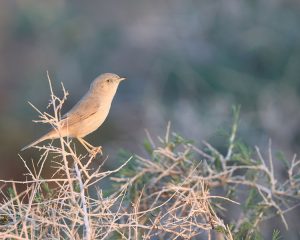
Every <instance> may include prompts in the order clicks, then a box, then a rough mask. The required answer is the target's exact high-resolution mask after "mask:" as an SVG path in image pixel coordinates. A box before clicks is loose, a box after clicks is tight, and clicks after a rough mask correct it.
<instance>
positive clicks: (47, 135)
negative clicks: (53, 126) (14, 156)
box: [21, 131, 55, 151]
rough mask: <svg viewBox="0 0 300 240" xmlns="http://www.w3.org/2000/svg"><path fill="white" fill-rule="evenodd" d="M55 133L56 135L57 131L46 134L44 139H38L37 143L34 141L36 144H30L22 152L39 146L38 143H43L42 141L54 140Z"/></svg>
mask: <svg viewBox="0 0 300 240" xmlns="http://www.w3.org/2000/svg"><path fill="white" fill-rule="evenodd" d="M54 133H55V131H50V132H48V133H46V134H45V135H43V136H42V137H40V138H39V139H37V140H36V141H34V142H32V143H30V144H28V145H27V146H25V147H23V148H22V149H21V151H24V150H25V149H27V148H31V147H33V146H35V145H37V144H38V143H40V142H42V141H45V140H47V139H52V138H53V137H54V136H53V135H54Z"/></svg>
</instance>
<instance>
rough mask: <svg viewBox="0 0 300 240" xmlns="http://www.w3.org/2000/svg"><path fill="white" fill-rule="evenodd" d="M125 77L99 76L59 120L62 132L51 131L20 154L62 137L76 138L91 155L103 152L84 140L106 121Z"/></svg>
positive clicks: (110, 74) (113, 75) (104, 74)
mask: <svg viewBox="0 0 300 240" xmlns="http://www.w3.org/2000/svg"><path fill="white" fill-rule="evenodd" d="M125 79H126V78H123V77H120V76H118V75H117V74H114V73H103V74H101V75H99V76H98V77H97V78H96V79H95V80H94V81H93V82H92V83H91V85H90V88H89V90H88V92H87V93H86V94H85V95H84V96H83V97H82V98H81V100H79V102H78V103H77V104H76V105H75V106H74V107H73V108H72V109H71V110H70V111H69V112H67V113H66V114H65V115H63V117H62V118H61V120H60V121H59V124H58V125H59V126H60V129H59V131H58V130H57V129H52V130H50V131H49V132H47V133H46V134H44V135H43V136H41V137H40V138H38V139H37V140H36V141H34V142H32V143H30V144H29V145H27V146H25V147H23V148H22V149H21V151H24V150H25V149H28V148H31V147H33V146H35V145H37V144H38V143H40V142H43V141H45V140H53V139H57V138H60V137H70V138H77V139H78V141H79V142H80V143H81V144H82V145H83V146H84V148H85V149H86V150H87V151H88V152H89V153H90V154H92V155H95V154H97V153H98V152H101V153H102V150H101V147H94V146H92V145H91V144H90V143H88V142H87V141H86V140H84V139H83V138H84V137H85V136H86V135H88V134H90V133H92V132H94V131H95V130H96V129H98V128H99V127H100V126H101V125H102V124H103V122H104V121H105V119H106V117H107V115H108V113H109V110H110V107H111V103H112V101H113V98H114V96H115V94H116V92H117V89H118V86H119V83H120V82H121V81H123V80H125Z"/></svg>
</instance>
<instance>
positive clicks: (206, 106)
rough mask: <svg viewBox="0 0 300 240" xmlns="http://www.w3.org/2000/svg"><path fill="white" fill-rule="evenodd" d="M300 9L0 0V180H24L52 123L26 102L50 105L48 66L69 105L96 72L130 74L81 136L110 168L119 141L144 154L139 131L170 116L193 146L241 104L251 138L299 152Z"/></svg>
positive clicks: (245, 135) (161, 128)
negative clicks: (97, 124) (100, 119)
mask: <svg viewBox="0 0 300 240" xmlns="http://www.w3.org/2000/svg"><path fill="white" fill-rule="evenodd" d="M299 13H300V2H299V1H298V0H272V1H258V0H257V1H254V0H253V1H246V0H226V1H225V0H223V1H222V0H201V1H194V0H185V1H182V0H160V1H157V0H152V1H147V0H139V1H137V0H136V1H134V0H123V1H117V0H111V1H105V2H103V1H95V0H94V1H89V2H88V3H83V2H82V1H79V0H73V1H63V0H52V1H36V0H3V1H1V2H0V132H1V138H0V156H1V159H0V161H1V168H0V176H1V179H3V178H4V179H20V178H22V172H23V170H24V169H22V168H21V167H20V165H22V164H20V163H21V161H20V159H19V157H18V156H17V154H18V153H19V150H20V149H21V148H22V147H23V146H24V145H27V144H28V143H29V142H31V141H33V140H34V139H35V138H37V137H39V136H40V135H42V134H43V133H44V132H45V131H46V129H47V128H48V127H47V126H43V125H37V124H34V123H32V122H31V120H32V119H37V113H36V112H35V110H33V109H32V108H31V107H30V106H29V105H28V103H27V101H30V102H32V103H33V104H34V105H35V106H36V107H38V108H39V109H40V110H41V111H46V110H47V109H46V106H47V104H48V101H49V86H48V82H47V77H46V71H47V70H48V71H49V74H50V77H51V79H52V82H53V86H54V90H55V92H56V93H57V95H59V96H61V95H62V91H61V86H60V83H61V82H63V83H64V86H65V88H66V89H67V90H68V91H69V93H70V95H69V97H68V100H67V103H66V105H65V106H64V110H65V112H66V111H67V110H69V109H70V108H71V107H72V106H73V105H74V104H75V103H76V102H77V101H78V100H79V99H80V97H81V96H82V95H83V94H84V93H85V92H86V91H87V89H88V88H89V84H90V82H91V81H92V80H93V79H94V78H95V77H96V76H97V75H98V74H100V73H103V72H114V73H117V74H119V75H120V76H124V77H126V78H127V81H124V82H123V83H122V84H121V86H120V87H119V90H118V93H117V96H116V98H115V100H114V102H113V106H112V109H111V113H110V115H109V117H108V119H107V121H106V122H105V124H104V125H103V126H102V127H101V129H99V130H98V131H97V132H95V133H93V134H91V135H90V136H88V137H87V138H86V139H87V140H88V141H90V142H91V143H93V144H95V145H97V144H98V145H103V147H104V149H105V151H106V154H108V155H110V161H109V162H107V164H106V167H107V168H112V167H114V166H116V165H117V162H116V160H115V159H116V155H117V152H118V150H119V149H121V148H123V149H126V150H128V151H130V152H135V153H138V154H143V144H142V143H143V139H144V137H145V132H144V129H145V128H147V129H148V130H149V131H150V133H152V135H153V137H154V138H155V136H157V135H162V134H164V132H165V129H166V125H167V122H168V121H169V120H170V121H171V122H172V129H173V130H174V131H176V132H178V133H179V134H181V135H183V136H184V137H186V138H190V139H193V140H195V142H196V143H199V144H200V143H201V141H202V140H204V139H205V140H208V141H212V142H214V141H215V144H218V134H219V133H218V132H219V130H220V129H222V128H225V129H228V130H229V128H228V127H229V126H230V121H231V117H232V114H231V106H232V105H237V104H240V105H241V107H242V108H241V121H240V129H239V137H240V138H242V139H243V140H244V141H245V142H247V143H248V144H249V145H250V146H254V145H258V146H260V147H262V148H263V149H266V146H267V145H268V139H269V138H271V139H272V142H273V147H274V149H276V150H282V151H283V152H284V153H285V154H286V156H287V158H290V157H291V156H292V155H293V154H294V153H299V148H298V146H299V142H300V128H299V124H300V111H299V104H300V31H299V25H300V14H299ZM222 144H224V142H222ZM35 154H36V153H35V152H34V150H27V151H26V152H24V153H23V152H22V156H23V157H24V158H25V159H30V158H34V156H36V155H35ZM298 220H299V219H298ZM293 236H295V235H290V238H289V239H292V237H293ZM298 236H299V235H298Z"/></svg>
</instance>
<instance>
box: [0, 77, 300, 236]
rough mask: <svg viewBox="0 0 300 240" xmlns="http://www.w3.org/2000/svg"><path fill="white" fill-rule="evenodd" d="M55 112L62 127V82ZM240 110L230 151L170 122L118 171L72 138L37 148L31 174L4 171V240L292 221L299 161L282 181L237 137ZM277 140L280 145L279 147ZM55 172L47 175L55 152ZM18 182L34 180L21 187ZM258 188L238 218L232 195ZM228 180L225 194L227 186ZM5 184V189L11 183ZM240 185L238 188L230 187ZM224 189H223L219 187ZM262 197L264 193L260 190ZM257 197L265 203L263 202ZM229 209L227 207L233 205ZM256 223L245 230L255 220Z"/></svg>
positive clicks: (46, 119) (43, 117)
mask: <svg viewBox="0 0 300 240" xmlns="http://www.w3.org/2000/svg"><path fill="white" fill-rule="evenodd" d="M49 83H50V89H51V101H50V105H49V106H51V107H52V108H53V111H54V114H53V116H51V115H49V114H47V113H42V112H40V111H38V110H37V111H38V112H39V114H40V120H39V122H43V123H47V124H51V125H52V126H53V127H54V128H55V129H56V130H57V131H58V132H59V129H60V126H59V119H60V117H61V108H62V105H63V104H64V101H65V99H66V97H67V92H66V91H65V90H64V88H63V93H64V96H63V98H62V99H59V98H58V97H56V96H55V95H54V93H53V91H52V87H51V82H50V79H49ZM237 117H238V116H237V115H236V117H235V121H234V124H233V128H232V131H231V135H230V137H229V146H228V151H227V152H226V154H222V153H220V152H219V151H218V150H217V149H215V148H214V147H212V146H211V145H210V144H209V143H204V147H203V149H199V148H196V147H195V146H194V145H193V144H192V143H190V142H189V141H187V140H185V139H183V138H182V137H180V136H178V135H176V134H171V133H170V125H168V127H167V132H166V134H165V137H164V138H159V139H158V140H159V143H158V145H156V143H155V142H154V141H153V140H152V138H151V136H150V134H149V133H148V132H147V135H148V141H147V142H146V143H145V147H146V149H147V150H148V152H149V157H140V156H133V157H129V158H128V159H126V160H124V163H123V164H122V165H121V166H120V167H119V168H117V169H115V170H112V171H103V170H102V165H100V166H98V167H94V166H95V162H96V161H97V160H96V159H95V157H94V156H89V155H88V154H86V155H80V154H78V153H77V152H76V148H75V146H74V144H73V143H72V140H71V139H63V138H60V139H59V141H60V146H59V147H54V146H53V145H52V144H48V145H44V146H40V147H35V148H36V149H38V150H40V151H41V152H42V153H41V157H40V159H39V161H38V163H32V167H29V165H28V164H27V163H26V161H25V160H23V159H22V158H21V159H22V161H23V164H24V165H25V166H26V169H27V173H26V175H27V180H26V181H24V182H17V181H5V180H1V182H2V183H3V184H4V185H3V186H5V187H6V188H9V191H4V190H1V194H2V198H3V202H2V204H1V206H0V221H1V222H0V238H1V239H228V240H232V239H242V238H243V239H255V238H251V236H253V234H254V233H256V232H257V230H258V229H259V224H260V223H261V222H262V221H264V220H265V219H268V218H269V217H271V216H273V215H279V216H280V217H281V219H282V222H283V224H284V225H285V226H286V228H288V223H287V221H286V219H285V213H286V212H288V211H290V210H291V209H294V208H295V207H296V206H298V204H299V193H298V192H297V191H298V190H297V189H299V178H297V176H299V166H300V163H299V161H298V160H297V159H296V157H295V158H294V159H293V161H292V162H291V163H289V164H290V165H289V167H288V170H287V173H288V178H287V179H286V181H285V182H283V183H279V181H278V180H277V179H276V177H275V175H274V168H273V159H272V154H271V150H270V152H269V157H268V164H267V162H266V161H265V160H264V158H263V157H262V155H261V153H260V151H259V149H258V148H256V152H257V156H258V159H254V158H252V155H251V154H249V152H248V151H247V150H245V148H243V147H241V146H240V145H239V144H238V143H237V141H236V130H237ZM270 149H271V146H270ZM49 156H54V157H55V158H54V159H55V160H54V161H53V162H52V163H51V165H52V167H53V168H54V169H55V173H54V174H53V176H52V177H51V178H49V179H44V178H43V170H44V165H45V161H47V160H49ZM107 178H109V180H110V182H111V183H114V184H115V187H114V191H112V192H110V193H104V190H103V189H101V188H100V187H99V186H100V185H99V184H100V183H101V182H102V181H103V180H104V179H107ZM17 185H24V186H26V190H24V191H23V192H18V190H17V189H18V187H17ZM240 186H243V187H244V188H245V187H246V188H247V189H248V190H249V192H250V193H251V191H252V193H251V194H252V195H251V194H249V196H248V198H247V199H246V200H245V202H246V203H247V204H248V207H247V210H248V211H244V212H243V213H241V214H240V217H239V218H238V219H228V217H224V219H226V221H228V222H229V223H230V224H231V226H230V227H229V226H228V225H226V224H225V223H224V221H223V220H222V218H221V217H220V216H226V208H224V206H225V205H226V204H227V205H228V204H232V205H234V206H235V207H236V208H240V205H239V203H237V201H239V200H240V199H239V198H238V197H236V195H238V189H239V188H240ZM220 188H221V189H223V194H219V193H218V191H217V190H218V189H220ZM2 189H4V188H3V187H2ZM233 190H235V194H236V195H231V194H230V193H232V192H233ZM212 193H214V194H212ZM253 196H255V197H253ZM250 203H254V204H255V205H256V206H258V207H259V208H258V209H257V208H254V207H252V206H251V204H250ZM224 213H225V214H224ZM248 222H249V223H250V227H248V228H247V229H246V230H245V227H244V226H245V223H248Z"/></svg>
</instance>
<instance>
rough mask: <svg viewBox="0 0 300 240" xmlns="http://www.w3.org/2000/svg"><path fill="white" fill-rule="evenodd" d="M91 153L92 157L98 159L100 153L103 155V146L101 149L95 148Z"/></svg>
mask: <svg viewBox="0 0 300 240" xmlns="http://www.w3.org/2000/svg"><path fill="white" fill-rule="evenodd" d="M89 153H90V156H91V157H96V156H97V154H98V153H100V154H101V155H103V152H102V147H101V146H99V147H93V148H92V149H90V151H89Z"/></svg>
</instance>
